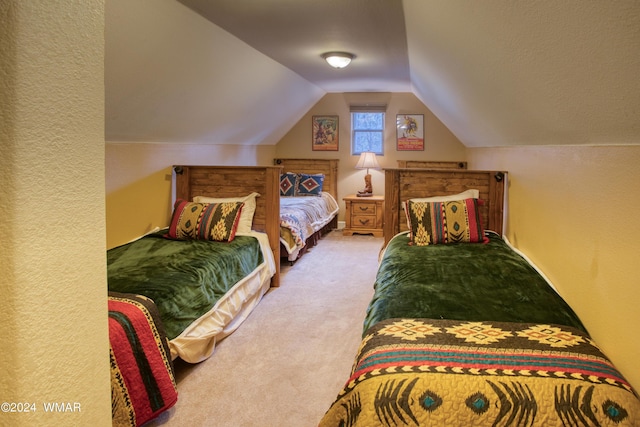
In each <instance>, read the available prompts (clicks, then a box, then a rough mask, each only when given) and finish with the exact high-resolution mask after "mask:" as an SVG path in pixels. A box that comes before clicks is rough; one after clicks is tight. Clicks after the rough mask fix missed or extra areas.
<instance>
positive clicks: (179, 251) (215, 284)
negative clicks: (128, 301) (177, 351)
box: [107, 232, 263, 339]
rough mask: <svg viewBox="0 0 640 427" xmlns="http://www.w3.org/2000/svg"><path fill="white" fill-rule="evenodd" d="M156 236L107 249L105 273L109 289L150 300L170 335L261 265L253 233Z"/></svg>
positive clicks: (181, 329)
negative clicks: (226, 238) (223, 237)
mask: <svg viewBox="0 0 640 427" xmlns="http://www.w3.org/2000/svg"><path fill="white" fill-rule="evenodd" d="M162 234H163V233H162V232H160V233H155V234H151V235H149V236H146V237H143V238H142V239H139V240H136V241H135V242H132V243H128V244H126V245H123V246H119V247H117V248H113V249H110V250H108V251H107V264H108V265H107V275H108V281H109V291H111V292H123V293H133V294H139V295H144V296H146V297H148V298H151V299H152V300H153V301H154V302H155V304H156V305H157V306H158V310H159V312H160V318H161V319H162V322H163V324H164V326H165V329H166V332H167V336H168V337H169V339H173V338H175V337H177V336H178V335H180V333H182V331H184V330H185V328H186V327H187V326H189V325H190V324H191V323H192V322H193V321H194V320H196V319H198V318H199V317H200V316H202V315H203V314H205V313H206V312H207V311H209V310H210V309H211V308H212V307H213V306H214V305H215V303H216V301H218V299H220V297H222V295H224V293H225V292H227V291H228V290H229V289H231V288H232V287H233V286H234V285H235V284H236V283H237V282H238V281H239V280H241V279H242V278H243V277H245V276H246V275H248V274H249V273H251V272H252V271H253V270H254V269H255V268H256V267H258V266H259V265H260V264H262V262H263V256H262V251H261V250H260V244H259V243H258V240H257V239H256V238H254V237H249V236H236V238H235V239H233V241H231V242H229V243H222V242H210V241H202V240H187V241H178V240H169V239H166V238H164V237H162Z"/></svg>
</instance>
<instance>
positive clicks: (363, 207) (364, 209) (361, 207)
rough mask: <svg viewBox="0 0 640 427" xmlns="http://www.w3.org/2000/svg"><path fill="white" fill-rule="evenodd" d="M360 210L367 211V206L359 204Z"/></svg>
mask: <svg viewBox="0 0 640 427" xmlns="http://www.w3.org/2000/svg"><path fill="white" fill-rule="evenodd" d="M360 210H361V211H362V212H366V211H368V210H369V206H360Z"/></svg>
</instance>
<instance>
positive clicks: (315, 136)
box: [311, 116, 338, 151]
mask: <svg viewBox="0 0 640 427" xmlns="http://www.w3.org/2000/svg"><path fill="white" fill-rule="evenodd" d="M311 129H312V144H311V145H312V148H313V151H338V116H313V117H312V124H311Z"/></svg>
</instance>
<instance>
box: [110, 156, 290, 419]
mask: <svg viewBox="0 0 640 427" xmlns="http://www.w3.org/2000/svg"><path fill="white" fill-rule="evenodd" d="M280 170H281V169H280V168H279V167H273V166H270V167H237V166H233V167H231V166H175V167H174V172H175V173H174V190H175V199H176V200H175V203H174V205H173V214H172V217H171V221H170V224H169V227H168V228H166V229H162V230H157V231H155V232H152V233H150V234H148V235H145V236H143V237H141V238H139V239H136V240H134V241H132V242H129V243H127V244H125V245H122V246H119V247H116V248H112V249H109V250H108V251H107V276H108V287H109V325H110V330H109V331H110V344H111V373H112V411H113V414H112V415H113V424H114V425H117V426H138V425H141V424H143V423H145V422H146V421H148V420H150V419H152V418H154V417H156V416H157V415H158V414H159V413H161V412H163V411H165V410H167V409H168V408H169V407H171V406H172V405H173V404H174V403H175V401H176V399H177V390H176V386H175V380H174V378H173V370H172V362H173V360H174V359H176V358H181V359H183V360H185V361H186V362H189V363H197V362H201V361H203V360H205V359H207V358H208V357H210V356H211V355H212V354H213V352H214V348H215V346H216V344H217V343H218V342H219V341H220V340H221V339H223V338H224V337H226V336H227V335H229V334H230V333H232V332H233V331H234V330H236V329H237V328H238V327H239V325H240V324H241V323H242V322H243V321H244V320H245V319H246V318H247V316H248V315H249V314H250V313H251V311H252V310H253V309H254V308H255V307H256V306H257V304H258V303H259V302H260V300H261V298H262V296H263V295H264V294H265V293H266V292H267V291H268V289H269V288H270V286H278V285H279V271H280V270H279V268H280V265H279V262H276V260H279V251H280V242H279V202H280V198H279V194H278V191H279V178H280Z"/></svg>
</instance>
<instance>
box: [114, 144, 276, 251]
mask: <svg viewBox="0 0 640 427" xmlns="http://www.w3.org/2000/svg"><path fill="white" fill-rule="evenodd" d="M274 153H275V147H274V146H266V145H264V146H248V145H211V144H152V143H107V144H106V194H107V199H106V210H107V248H112V247H114V246H118V245H121V244H123V243H126V242H128V241H130V240H132V239H135V238H137V237H139V236H141V235H143V234H145V233H147V232H149V231H151V230H153V229H154V228H155V227H160V228H162V227H166V226H168V225H169V220H170V219H171V212H172V205H171V203H172V200H173V199H172V166H173V165H178V164H183V165H223V166H228V165H231V166H236V165H237V166H241V165H244V166H255V165H265V166H266V165H271V164H273V157H274Z"/></svg>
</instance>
